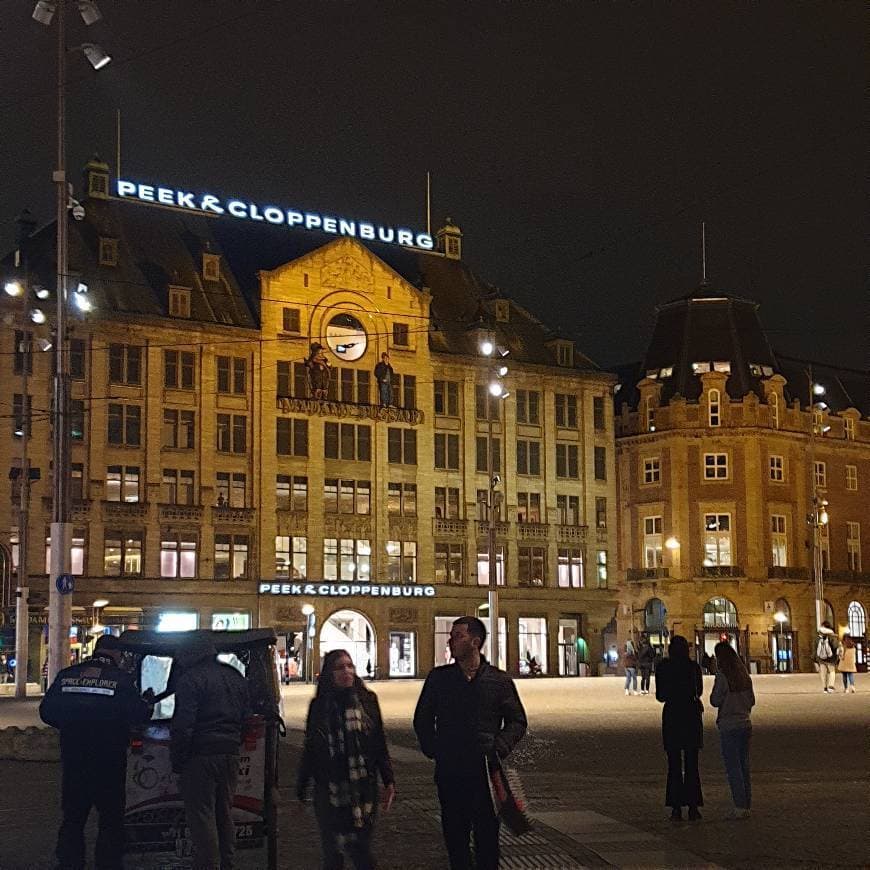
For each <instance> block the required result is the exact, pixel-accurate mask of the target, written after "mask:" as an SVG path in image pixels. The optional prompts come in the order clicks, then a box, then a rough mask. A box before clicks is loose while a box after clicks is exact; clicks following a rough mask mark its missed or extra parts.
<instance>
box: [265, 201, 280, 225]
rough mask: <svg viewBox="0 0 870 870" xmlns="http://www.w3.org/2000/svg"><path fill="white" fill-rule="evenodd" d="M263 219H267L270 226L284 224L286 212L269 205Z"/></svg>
mask: <svg viewBox="0 0 870 870" xmlns="http://www.w3.org/2000/svg"><path fill="white" fill-rule="evenodd" d="M263 217H264V218H266V220H267V221H269V223H270V224H283V223H284V212H283V211H281V209H280V208H275V206H274V205H267V206H266V207H265V208H264V209H263Z"/></svg>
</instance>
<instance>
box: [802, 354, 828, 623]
mask: <svg viewBox="0 0 870 870" xmlns="http://www.w3.org/2000/svg"><path fill="white" fill-rule="evenodd" d="M806 374H807V384H808V392H809V412H810V449H809V458H810V492H811V493H812V502H811V507H810V513H809V514H807V523H809V525H810V526H811V527H812V532H813V586H814V594H815V599H816V631H818V630H819V629H820V628H821V627H822V622H823V621H824V619H825V564H824V559H823V557H822V546H821V544H822V540H821V539H822V530H823V528H824V527H825V526H827V524H828V510H827V508H828V502H827V499H824V498H822V497H821V496H820V495H819V482H818V479H817V476H816V449H815V448H816V434H822V433H816V427H817V422H816V411H817V409H818V410H820V411H823V410H824V409H826V408H827V405H826V404H825V402H824V401H823V398H822V397H823V396H824V395H825V387H824V385H822V384H819V383H816V382H815V381H814V380H813V370H812V367H810V368H809V369H807V372H806Z"/></svg>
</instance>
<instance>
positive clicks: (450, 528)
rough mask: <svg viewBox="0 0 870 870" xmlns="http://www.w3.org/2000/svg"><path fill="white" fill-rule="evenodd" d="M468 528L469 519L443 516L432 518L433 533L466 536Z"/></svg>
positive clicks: (445, 535) (444, 535) (450, 536)
mask: <svg viewBox="0 0 870 870" xmlns="http://www.w3.org/2000/svg"><path fill="white" fill-rule="evenodd" d="M467 530H468V520H456V519H450V520H445V519H443V518H442V517H433V518H432V534H433V535H436V536H438V537H442V538H443V537H446V538H453V537H456V538H464V537H465V535H466V533H467Z"/></svg>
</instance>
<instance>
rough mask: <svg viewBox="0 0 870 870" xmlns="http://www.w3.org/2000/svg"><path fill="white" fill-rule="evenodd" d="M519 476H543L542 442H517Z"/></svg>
mask: <svg viewBox="0 0 870 870" xmlns="http://www.w3.org/2000/svg"><path fill="white" fill-rule="evenodd" d="M517 474H528V475H531V476H532V477H540V475H541V442H540V441H524V440H517Z"/></svg>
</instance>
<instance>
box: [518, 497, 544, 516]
mask: <svg viewBox="0 0 870 870" xmlns="http://www.w3.org/2000/svg"><path fill="white" fill-rule="evenodd" d="M517 522H518V523H539V522H541V494H540V493H539V492H518V493H517Z"/></svg>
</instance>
